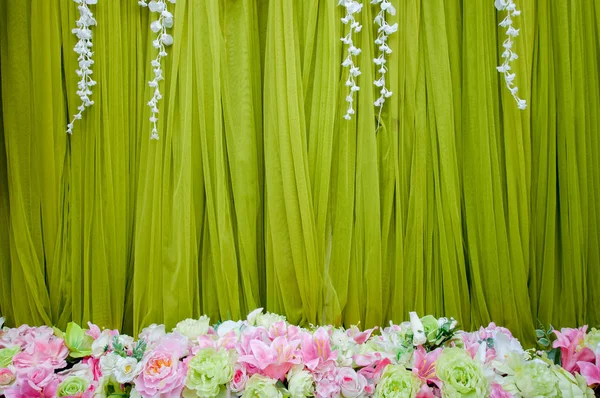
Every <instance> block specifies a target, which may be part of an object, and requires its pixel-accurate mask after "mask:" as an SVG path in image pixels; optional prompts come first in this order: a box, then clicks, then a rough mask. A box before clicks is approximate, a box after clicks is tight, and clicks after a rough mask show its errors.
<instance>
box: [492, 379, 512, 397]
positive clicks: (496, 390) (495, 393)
mask: <svg viewBox="0 0 600 398" xmlns="http://www.w3.org/2000/svg"><path fill="white" fill-rule="evenodd" d="M491 387H492V390H491V392H490V398H513V397H514V395H512V394H511V393H509V392H508V391H506V390H505V389H504V388H502V386H501V385H500V384H498V383H492V384H491Z"/></svg>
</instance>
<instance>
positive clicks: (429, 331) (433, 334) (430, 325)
mask: <svg viewBox="0 0 600 398" xmlns="http://www.w3.org/2000/svg"><path fill="white" fill-rule="evenodd" d="M421 323H422V324H423V328H424V329H423V331H424V332H425V336H427V341H429V342H430V343H432V342H434V341H435V340H436V338H437V331H438V321H437V319H435V318H434V317H433V316H431V315H425V316H424V317H423V318H421Z"/></svg>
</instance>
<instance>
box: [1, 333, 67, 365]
mask: <svg viewBox="0 0 600 398" xmlns="http://www.w3.org/2000/svg"><path fill="white" fill-rule="evenodd" d="M50 330H52V329H50ZM25 340H26V341H27V344H26V345H25V346H24V347H23V351H21V352H20V353H18V354H16V355H15V356H14V357H13V360H12V361H13V365H14V366H15V368H17V369H29V368H32V367H35V366H38V365H42V364H47V365H49V366H50V367H52V368H54V369H60V368H64V367H65V366H67V362H66V358H67V356H68V355H69V349H68V348H67V346H66V345H65V341H64V340H63V339H61V338H59V337H56V336H54V335H53V334H48V333H46V331H42V332H41V333H36V332H34V333H32V334H30V335H29V336H28V337H25Z"/></svg>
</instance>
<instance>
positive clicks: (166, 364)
mask: <svg viewBox="0 0 600 398" xmlns="http://www.w3.org/2000/svg"><path fill="white" fill-rule="evenodd" d="M1 322H3V320H1V319H0V327H1V326H2V325H1ZM538 332H539V331H538ZM543 334H544V336H543V338H546V339H548V336H547V335H548V334H552V335H553V336H554V337H553V338H554V339H555V340H554V342H553V344H552V347H553V348H552V349H553V350H554V349H555V350H559V351H560V352H561V356H560V358H558V357H555V359H557V360H558V362H556V361H555V360H552V359H551V358H549V356H548V353H547V352H545V351H540V352H536V351H535V350H528V351H525V350H523V348H522V346H521V344H520V343H519V341H518V340H517V339H515V338H514V337H513V336H512V334H511V332H510V331H509V330H507V329H505V328H502V327H498V326H496V325H495V324H493V323H492V324H490V325H489V326H488V327H486V328H481V329H480V330H479V331H476V332H473V333H467V332H463V331H460V330H458V329H457V322H456V321H455V320H454V319H452V318H450V319H447V318H434V317H433V316H430V315H428V316H425V317H419V316H418V315H417V314H416V313H411V314H410V321H409V322H404V323H401V324H399V325H396V324H393V323H390V325H389V326H387V327H385V328H383V329H378V328H373V329H369V330H364V331H361V330H359V329H358V327H356V326H353V327H351V328H349V329H343V328H336V327H332V326H323V327H310V328H300V327H298V326H295V325H291V324H289V323H288V322H286V320H285V318H284V317H282V316H280V315H277V314H272V313H268V312H267V313H265V312H263V310H262V309H258V310H255V311H253V312H251V313H250V314H249V315H248V317H247V319H246V320H244V321H237V322H234V321H225V322H222V323H219V324H216V325H210V320H209V319H208V318H207V317H201V318H200V319H187V320H185V321H182V322H180V323H179V324H177V326H176V327H175V328H174V329H173V330H172V331H170V332H167V330H166V329H165V326H164V325H150V326H148V327H147V328H145V329H144V330H143V331H142V332H141V333H140V335H139V336H138V339H137V340H135V339H134V338H132V337H130V336H127V335H124V334H120V333H119V332H118V331H117V330H109V329H104V330H101V329H100V328H99V327H98V326H96V325H94V324H91V323H90V324H88V329H82V328H81V327H80V326H78V325H76V324H74V323H71V324H69V326H68V327H67V329H66V331H65V332H64V333H63V332H62V331H60V330H57V329H52V328H50V327H47V326H42V327H29V326H27V325H24V326H20V327H18V328H13V329H10V328H4V329H2V330H1V331H0V395H2V394H4V395H5V396H6V397H7V398H11V397H34V396H35V397H40V396H42V397H90V398H91V397H113V398H116V397H144V398H147V397H181V396H182V397H291V398H296V397H320V398H325V397H348V398H349V397H353V398H356V397H381V398H384V397H415V398H426V397H473V398H476V397H494V398H504V397H593V396H594V392H593V390H592V389H591V388H590V387H597V386H598V385H599V384H600V379H599V377H598V376H599V369H598V366H600V363H599V361H600V357H599V356H598V353H599V352H600V348H599V347H600V331H598V330H596V329H592V330H591V331H590V332H587V329H586V328H580V329H563V330H562V331H560V332H558V331H551V332H548V333H547V332H543ZM538 335H540V334H539V333H538ZM542 343H547V344H546V345H547V346H549V345H550V341H549V340H548V341H543V342H542Z"/></svg>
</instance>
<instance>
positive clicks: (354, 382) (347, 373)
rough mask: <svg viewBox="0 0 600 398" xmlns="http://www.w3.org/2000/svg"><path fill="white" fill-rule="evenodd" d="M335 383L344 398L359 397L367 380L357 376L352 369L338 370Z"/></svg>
mask: <svg viewBox="0 0 600 398" xmlns="http://www.w3.org/2000/svg"><path fill="white" fill-rule="evenodd" d="M335 381H336V383H337V384H338V385H339V386H340V389H341V390H342V394H343V395H344V397H346V398H356V397H359V396H361V395H362V394H363V392H364V390H365V387H366V386H367V379H366V378H365V377H364V376H363V375H359V374H357V373H356V371H355V370H354V369H352V368H340V369H339V370H338V373H337V376H336V378H335Z"/></svg>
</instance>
